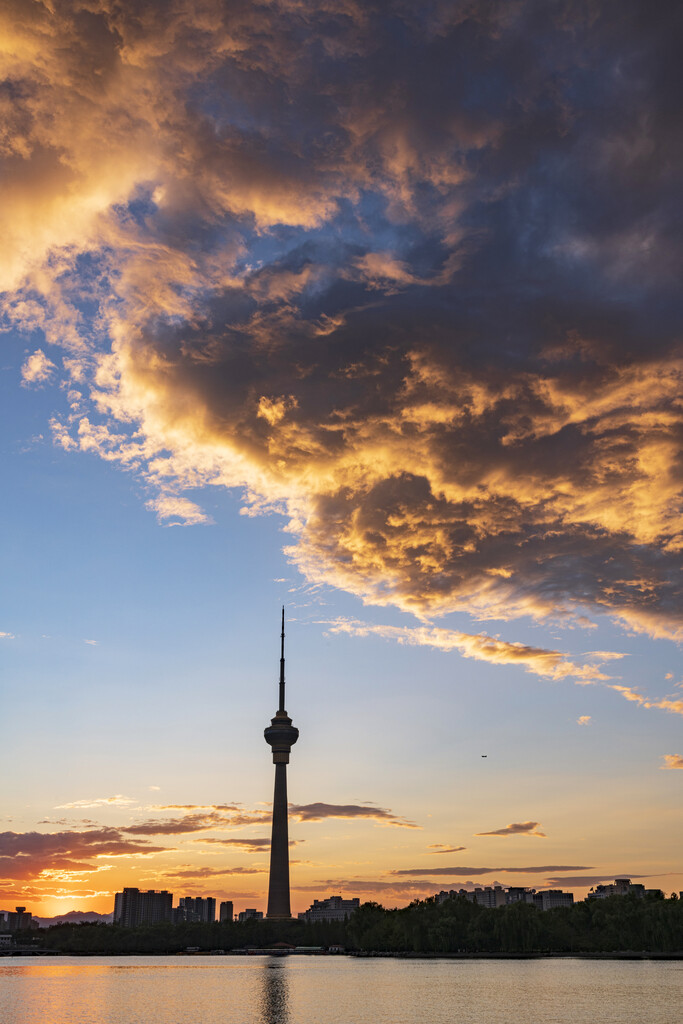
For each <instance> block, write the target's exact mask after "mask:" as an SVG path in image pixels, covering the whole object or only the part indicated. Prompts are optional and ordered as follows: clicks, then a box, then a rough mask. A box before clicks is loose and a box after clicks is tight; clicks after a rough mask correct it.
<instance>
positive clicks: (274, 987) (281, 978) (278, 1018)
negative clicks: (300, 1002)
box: [259, 957, 289, 1024]
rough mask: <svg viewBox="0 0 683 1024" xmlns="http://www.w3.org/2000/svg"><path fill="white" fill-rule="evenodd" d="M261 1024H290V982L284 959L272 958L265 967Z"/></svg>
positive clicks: (262, 978) (262, 984)
mask: <svg viewBox="0 0 683 1024" xmlns="http://www.w3.org/2000/svg"><path fill="white" fill-rule="evenodd" d="M259 1024H289V981H288V978H287V967H286V961H285V959H284V957H283V958H279V957H272V958H271V959H270V960H268V962H267V963H266V964H265V965H264V967H263V971H262V974H261V1016H260V1018H259Z"/></svg>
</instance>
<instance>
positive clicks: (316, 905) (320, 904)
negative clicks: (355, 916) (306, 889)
mask: <svg viewBox="0 0 683 1024" xmlns="http://www.w3.org/2000/svg"><path fill="white" fill-rule="evenodd" d="M359 906H360V899H359V898H358V897H357V896H354V897H353V899H350V900H343V899H342V898H341V896H328V897H327V899H326V900H313V902H312V904H311V905H310V907H309V908H308V910H304V912H303V914H299V920H300V921H309V922H312V921H345V920H346V918H347V917H350V916H351V914H352V913H353V912H354V910H358V907H359Z"/></svg>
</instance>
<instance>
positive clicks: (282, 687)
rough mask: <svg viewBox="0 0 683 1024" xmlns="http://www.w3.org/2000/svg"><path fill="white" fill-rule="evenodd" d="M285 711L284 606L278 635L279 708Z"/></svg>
mask: <svg viewBox="0 0 683 1024" xmlns="http://www.w3.org/2000/svg"><path fill="white" fill-rule="evenodd" d="M284 710H285V606H284V605H283V606H282V633H281V634H280V707H279V708H278V711H284Z"/></svg>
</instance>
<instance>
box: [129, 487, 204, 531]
mask: <svg viewBox="0 0 683 1024" xmlns="http://www.w3.org/2000/svg"><path fill="white" fill-rule="evenodd" d="M145 507H146V508H148V509H151V511H152V512H156V514H157V518H158V519H159V521H160V522H164V523H166V525H167V526H178V525H181V524H182V525H183V526H197V525H198V524H205V523H212V522H213V519H212V518H211V516H209V515H207V514H206V512H204V511H203V510H202V509H201V508H200V507H199V505H197V504H196V503H195V502H194V501H190V499H189V498H183V497H180V496H179V495H177V494H162V495H160V496H159V497H158V498H153V499H151V500H150V501H148V502H147V503H146V505H145Z"/></svg>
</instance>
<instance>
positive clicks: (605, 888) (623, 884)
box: [586, 878, 645, 900]
mask: <svg viewBox="0 0 683 1024" xmlns="http://www.w3.org/2000/svg"><path fill="white" fill-rule="evenodd" d="M644 895H645V886H644V885H641V883H640V882H632V881H631V879H630V878H615V880H614V882H612V883H611V884H610V885H596V886H595V888H593V889H591V890H590V891H589V892H588V893H586V899H587V900H604V899H607V897H608V896H638V897H639V898H641V899H642V897H643V896H644Z"/></svg>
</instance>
